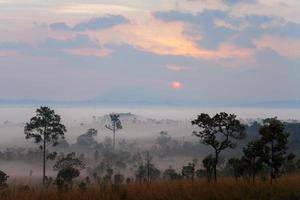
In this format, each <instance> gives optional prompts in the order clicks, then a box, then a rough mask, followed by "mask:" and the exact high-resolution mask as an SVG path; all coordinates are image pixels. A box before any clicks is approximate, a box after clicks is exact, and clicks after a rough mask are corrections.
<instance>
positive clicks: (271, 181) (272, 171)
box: [270, 140, 274, 185]
mask: <svg viewBox="0 0 300 200" xmlns="http://www.w3.org/2000/svg"><path fill="white" fill-rule="evenodd" d="M273 157H274V142H273V140H272V142H271V162H270V163H271V164H270V183H271V185H272V183H273V174H274V169H273V160H274V158H273Z"/></svg>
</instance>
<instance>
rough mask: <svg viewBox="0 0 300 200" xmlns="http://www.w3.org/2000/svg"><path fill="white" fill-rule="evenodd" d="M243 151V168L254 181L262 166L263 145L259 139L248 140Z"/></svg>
mask: <svg viewBox="0 0 300 200" xmlns="http://www.w3.org/2000/svg"><path fill="white" fill-rule="evenodd" d="M243 153H244V156H243V157H242V162H243V163H244V168H245V170H246V171H247V172H248V174H249V176H250V177H252V182H253V183H254V182H255V176H256V174H257V173H258V172H259V171H260V170H262V168H263V145H262V142H261V140H256V141H252V142H249V143H248V145H247V147H245V148H244V149H243Z"/></svg>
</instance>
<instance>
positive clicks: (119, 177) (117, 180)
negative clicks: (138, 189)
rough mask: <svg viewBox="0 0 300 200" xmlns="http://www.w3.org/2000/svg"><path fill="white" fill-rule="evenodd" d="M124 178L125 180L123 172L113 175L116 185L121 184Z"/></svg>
mask: <svg viewBox="0 0 300 200" xmlns="http://www.w3.org/2000/svg"><path fill="white" fill-rule="evenodd" d="M124 180H125V177H124V175H123V174H115V175H114V183H115V184H116V185H121V184H123V182H124Z"/></svg>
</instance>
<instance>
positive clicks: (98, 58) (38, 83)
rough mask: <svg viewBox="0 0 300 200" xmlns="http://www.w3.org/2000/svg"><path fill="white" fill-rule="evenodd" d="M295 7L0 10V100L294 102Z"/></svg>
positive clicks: (297, 79) (181, 1) (54, 1)
mask: <svg viewBox="0 0 300 200" xmlns="http://www.w3.org/2000/svg"><path fill="white" fill-rule="evenodd" d="M299 10H300V1H299V0H72V1H71V0H26V1H25V0H0V100H26V99H27V100H41V101H48V100H51V101H84V100H97V101H105V102H118V103H120V104H122V103H128V102H130V103H144V104H147V103H150V104H169V103H174V104H187V105H188V104H211V105H212V104H214V103H216V104H218V103H222V102H224V103H233V104H235V103H236V104H241V103H243V102H250V103H251V102H273V101H287V102H290V101H299V100H300V92H299V86H300V12H299Z"/></svg>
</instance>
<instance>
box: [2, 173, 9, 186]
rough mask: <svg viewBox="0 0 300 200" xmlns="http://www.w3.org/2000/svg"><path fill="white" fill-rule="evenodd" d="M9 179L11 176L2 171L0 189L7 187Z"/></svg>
mask: <svg viewBox="0 0 300 200" xmlns="http://www.w3.org/2000/svg"><path fill="white" fill-rule="evenodd" d="M8 178H9V176H7V174H6V173H4V172H3V171H1V170H0V188H1V187H7V183H6V182H7V179H8Z"/></svg>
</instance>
